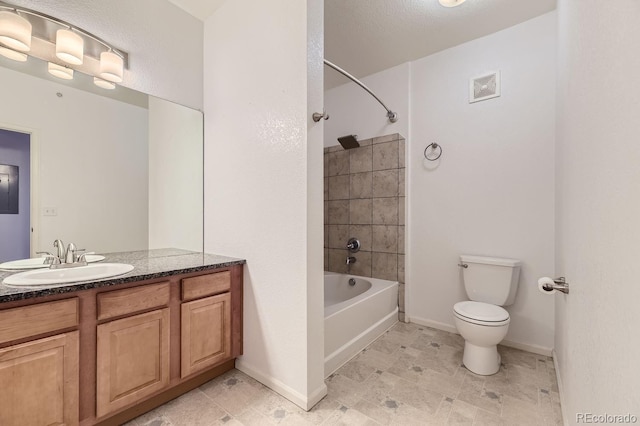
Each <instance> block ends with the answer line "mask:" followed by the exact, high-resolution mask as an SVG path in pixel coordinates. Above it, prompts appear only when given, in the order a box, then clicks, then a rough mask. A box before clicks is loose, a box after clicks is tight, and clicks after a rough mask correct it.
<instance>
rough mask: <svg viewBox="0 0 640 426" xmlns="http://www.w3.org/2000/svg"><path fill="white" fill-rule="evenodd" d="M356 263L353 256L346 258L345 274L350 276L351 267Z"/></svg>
mask: <svg viewBox="0 0 640 426" xmlns="http://www.w3.org/2000/svg"><path fill="white" fill-rule="evenodd" d="M354 263H356V258H355V257H353V256H347V274H351V265H353V264H354Z"/></svg>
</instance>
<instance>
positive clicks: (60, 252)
mask: <svg viewBox="0 0 640 426" xmlns="http://www.w3.org/2000/svg"><path fill="white" fill-rule="evenodd" d="M53 246H54V247H55V248H57V249H58V254H57V256H58V259H60V261H62V260H63V259H64V258H65V256H66V255H67V253H66V252H65V249H64V243H63V242H62V240H55V241H54V242H53Z"/></svg>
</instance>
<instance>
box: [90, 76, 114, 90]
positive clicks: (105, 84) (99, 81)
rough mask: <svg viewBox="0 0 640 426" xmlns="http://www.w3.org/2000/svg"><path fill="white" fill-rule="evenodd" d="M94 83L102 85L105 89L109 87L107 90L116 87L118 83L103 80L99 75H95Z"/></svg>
mask: <svg viewBox="0 0 640 426" xmlns="http://www.w3.org/2000/svg"><path fill="white" fill-rule="evenodd" d="M93 84H95V85H96V86H98V87H101V88H103V89H107V90H113V89H115V88H116V84H115V83H112V82H110V81H107V80H103V79H101V78H98V77H93Z"/></svg>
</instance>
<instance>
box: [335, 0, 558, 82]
mask: <svg viewBox="0 0 640 426" xmlns="http://www.w3.org/2000/svg"><path fill="white" fill-rule="evenodd" d="M555 7H556V0H467V1H466V2H465V3H463V4H461V5H460V6H458V7H452V8H447V7H442V6H440V4H439V3H438V0H325V2H324V11H325V15H324V28H325V35H324V49H325V58H326V59H328V60H329V61H331V62H333V63H334V64H336V65H338V66H339V67H341V68H343V69H345V70H346V71H348V72H350V73H351V74H353V75H355V76H356V77H364V76H367V75H370V74H373V73H376V72H378V71H382V70H384V69H387V68H391V67H393V66H396V65H400V64H402V63H405V62H408V61H413V60H416V59H418V58H422V57H424V56H427V55H430V54H432V53H435V52H438V51H440V50H444V49H448V48H449V47H453V46H456V45H458V44H461V43H464V42H467V41H470V40H473V39H476V38H478V37H482V36H484V35H488V34H491V33H494V32H496V31H499V30H502V29H505V28H508V27H511V26H513V25H516V24H519V23H521V22H524V21H526V20H529V19H531V18H534V17H536V16H538V15H541V14H543V13H546V12H549V11H551V10H553V9H555ZM347 81H348V80H346V79H345V78H344V77H342V76H341V75H340V74H338V73H337V72H336V71H334V70H331V69H329V68H328V67H325V89H328V88H331V87H335V86H337V85H339V84H342V83H345V82H347Z"/></svg>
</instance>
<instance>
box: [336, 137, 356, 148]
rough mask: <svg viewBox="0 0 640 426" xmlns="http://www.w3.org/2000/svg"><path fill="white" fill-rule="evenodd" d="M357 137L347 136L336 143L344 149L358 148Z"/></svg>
mask: <svg viewBox="0 0 640 426" xmlns="http://www.w3.org/2000/svg"><path fill="white" fill-rule="evenodd" d="M357 137H358V136H357V135H347V136H342V137H340V138H338V142H340V145H342V147H343V148H344V149H351V148H357V147H359V146H360V144H359V143H358V139H357Z"/></svg>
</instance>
